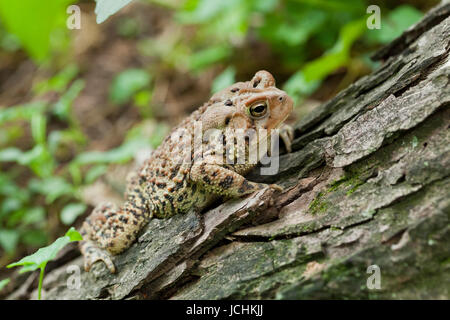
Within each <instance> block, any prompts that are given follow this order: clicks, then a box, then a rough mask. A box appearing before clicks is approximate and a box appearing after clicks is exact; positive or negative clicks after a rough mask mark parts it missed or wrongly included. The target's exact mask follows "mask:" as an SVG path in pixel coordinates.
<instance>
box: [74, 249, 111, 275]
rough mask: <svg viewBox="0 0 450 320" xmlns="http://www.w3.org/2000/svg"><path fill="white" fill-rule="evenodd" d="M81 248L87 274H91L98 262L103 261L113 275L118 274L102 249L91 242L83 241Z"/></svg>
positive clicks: (108, 255)
mask: <svg viewBox="0 0 450 320" xmlns="http://www.w3.org/2000/svg"><path fill="white" fill-rule="evenodd" d="M80 248H81V252H82V253H83V255H84V270H85V271H86V272H89V270H91V267H92V266H93V265H94V263H96V262H97V261H103V263H104V264H105V265H106V267H107V268H108V269H109V271H110V272H111V273H116V267H115V266H114V263H113V262H112V259H111V256H110V254H109V253H108V252H107V251H106V250H104V249H100V248H99V247H97V246H96V245H95V244H94V243H93V242H91V241H82V243H81V244H80Z"/></svg>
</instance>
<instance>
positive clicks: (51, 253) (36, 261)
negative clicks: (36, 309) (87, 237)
mask: <svg viewBox="0 0 450 320" xmlns="http://www.w3.org/2000/svg"><path fill="white" fill-rule="evenodd" d="M80 240H83V238H82V237H81V235H80V234H79V233H78V231H76V230H75V228H73V227H72V228H70V229H69V231H67V232H66V234H65V235H64V236H63V237H60V238H58V239H56V240H55V242H53V243H52V244H51V245H49V246H47V247H44V248H40V249H39V250H38V251H36V252H35V253H33V254H32V255H29V256H26V257H24V258H22V259H21V260H20V261H17V262H14V263H11V264H9V265H8V266H7V268H12V267H18V266H22V269H21V270H20V271H19V273H24V272H30V271H35V270H37V269H40V275H39V285H38V299H39V300H41V292H42V282H43V280H44V272H45V267H46V266H47V263H48V262H49V261H51V260H53V259H55V258H56V255H57V254H58V252H59V251H61V249H62V248H64V247H65V246H66V245H67V244H69V243H70V242H73V241H80Z"/></svg>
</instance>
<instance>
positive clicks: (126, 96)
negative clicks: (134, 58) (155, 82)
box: [109, 69, 151, 104]
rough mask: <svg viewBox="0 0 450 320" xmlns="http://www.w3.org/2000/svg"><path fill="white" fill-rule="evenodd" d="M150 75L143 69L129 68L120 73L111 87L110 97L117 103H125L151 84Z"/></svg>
mask: <svg viewBox="0 0 450 320" xmlns="http://www.w3.org/2000/svg"><path fill="white" fill-rule="evenodd" d="M150 81H151V77H150V75H149V74H148V73H147V72H146V71H145V70H142V69H128V70H125V71H123V72H122V73H120V74H118V75H117V76H116V77H115V78H114V80H113V82H112V84H111V87H110V90H109V98H110V99H111V101H112V102H114V103H116V104H124V103H126V102H128V101H130V99H131V98H132V97H133V95H134V94H135V93H136V92H138V91H139V90H142V89H143V88H145V87H147V86H148V85H149V84H150Z"/></svg>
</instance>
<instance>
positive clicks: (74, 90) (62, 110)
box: [53, 79, 84, 120]
mask: <svg viewBox="0 0 450 320" xmlns="http://www.w3.org/2000/svg"><path fill="white" fill-rule="evenodd" d="M83 89H84V81H83V80H81V79H78V80H75V81H74V83H73V84H72V85H71V86H70V88H69V90H67V91H66V92H65V93H64V94H63V95H62V96H61V98H60V99H59V100H58V102H56V103H55V104H54V106H53V112H54V113H55V114H56V115H57V116H58V117H59V118H60V119H64V120H67V119H69V118H70V111H71V107H72V103H73V101H74V100H75V99H76V98H77V97H78V95H79V94H80V92H81V91H82V90H83Z"/></svg>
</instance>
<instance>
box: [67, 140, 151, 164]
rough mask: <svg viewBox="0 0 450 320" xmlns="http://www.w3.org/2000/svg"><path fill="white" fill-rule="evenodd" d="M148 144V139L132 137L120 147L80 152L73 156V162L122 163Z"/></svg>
mask: <svg viewBox="0 0 450 320" xmlns="http://www.w3.org/2000/svg"><path fill="white" fill-rule="evenodd" d="M149 145H150V141H147V140H145V139H132V140H129V141H126V142H125V143H123V144H122V145H121V146H120V147H117V148H115V149H112V150H109V151H106V152H100V151H90V152H84V153H81V154H79V155H78V156H77V157H76V158H75V160H74V163H76V164H78V165H85V164H94V163H97V164H100V163H124V162H127V161H129V160H131V159H132V158H133V156H134V155H135V154H136V152H137V151H139V150H140V149H142V148H145V147H148V146H149Z"/></svg>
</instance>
